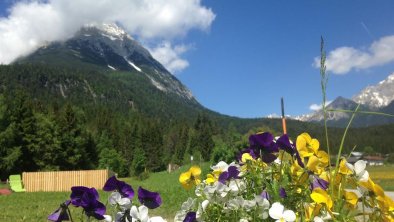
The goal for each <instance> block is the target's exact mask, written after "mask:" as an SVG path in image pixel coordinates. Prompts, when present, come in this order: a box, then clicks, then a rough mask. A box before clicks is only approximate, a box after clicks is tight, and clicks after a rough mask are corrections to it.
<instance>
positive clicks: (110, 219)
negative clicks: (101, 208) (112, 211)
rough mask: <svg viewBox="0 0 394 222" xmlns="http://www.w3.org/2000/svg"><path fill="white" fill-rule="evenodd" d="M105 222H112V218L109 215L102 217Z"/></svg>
mask: <svg viewBox="0 0 394 222" xmlns="http://www.w3.org/2000/svg"><path fill="white" fill-rule="evenodd" d="M103 216H104V221H105V222H112V217H111V216H110V215H103Z"/></svg>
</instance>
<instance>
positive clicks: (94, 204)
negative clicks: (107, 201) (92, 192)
mask: <svg viewBox="0 0 394 222" xmlns="http://www.w3.org/2000/svg"><path fill="white" fill-rule="evenodd" d="M86 202H87V203H88V204H87V205H86V206H85V207H84V208H83V209H84V210H85V214H86V215H87V216H89V217H94V218H96V219H97V220H103V219H104V214H105V211H106V207H105V205H104V204H103V203H101V202H100V201H97V200H94V199H88V200H86Z"/></svg>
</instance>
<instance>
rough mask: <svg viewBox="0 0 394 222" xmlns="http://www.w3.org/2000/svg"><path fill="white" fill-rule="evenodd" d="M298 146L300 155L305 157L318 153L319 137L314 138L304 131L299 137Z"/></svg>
mask: <svg viewBox="0 0 394 222" xmlns="http://www.w3.org/2000/svg"><path fill="white" fill-rule="evenodd" d="M296 146H297V150H298V152H299V153H300V156H301V157H302V158H304V157H309V156H312V155H313V154H314V153H315V154H316V153H317V151H318V150H319V146H320V143H319V141H318V140H317V139H312V137H311V136H310V135H309V134H308V133H303V134H301V135H299V136H298V137H297V141H296Z"/></svg>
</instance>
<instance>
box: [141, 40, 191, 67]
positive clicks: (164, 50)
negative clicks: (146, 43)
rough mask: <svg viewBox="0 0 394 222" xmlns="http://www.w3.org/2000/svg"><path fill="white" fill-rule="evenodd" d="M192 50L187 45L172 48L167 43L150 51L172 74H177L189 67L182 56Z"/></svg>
mask: <svg viewBox="0 0 394 222" xmlns="http://www.w3.org/2000/svg"><path fill="white" fill-rule="evenodd" d="M189 49H190V46H187V45H176V46H174V47H173V46H172V45H171V43H170V42H168V41H165V42H162V44H160V45H158V46H157V47H155V48H151V49H149V50H150V52H151V53H152V56H153V57H154V58H155V59H157V60H158V61H159V62H160V63H161V64H163V65H164V66H165V67H166V68H167V69H168V70H169V71H170V72H171V73H177V72H180V71H182V70H183V69H185V68H186V67H188V66H189V62H188V61H186V60H184V59H182V58H181V57H180V56H181V55H182V54H183V53H185V52H186V51H187V50H189Z"/></svg>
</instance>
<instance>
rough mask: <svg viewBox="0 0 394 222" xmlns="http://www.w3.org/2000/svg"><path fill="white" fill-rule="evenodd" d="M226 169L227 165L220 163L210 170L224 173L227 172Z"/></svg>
mask: <svg viewBox="0 0 394 222" xmlns="http://www.w3.org/2000/svg"><path fill="white" fill-rule="evenodd" d="M228 167H229V165H228V164H227V163H226V162H224V161H220V162H219V163H217V164H216V165H215V166H212V167H211V169H212V170H213V171H219V172H224V171H227V169H228Z"/></svg>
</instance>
